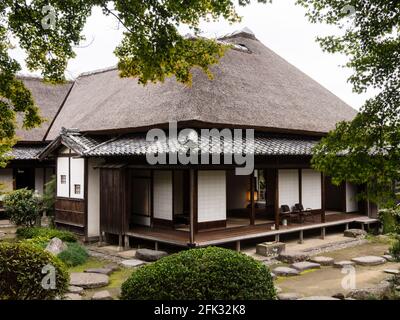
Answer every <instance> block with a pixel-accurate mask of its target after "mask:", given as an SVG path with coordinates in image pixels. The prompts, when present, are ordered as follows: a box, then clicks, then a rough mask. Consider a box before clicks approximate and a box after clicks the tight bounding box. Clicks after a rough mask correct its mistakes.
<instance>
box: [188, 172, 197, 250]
mask: <svg viewBox="0 0 400 320" xmlns="http://www.w3.org/2000/svg"><path fill="white" fill-rule="evenodd" d="M189 176H190V235H189V237H190V239H189V244H190V245H194V243H195V223H196V222H197V221H195V220H197V219H196V210H197V199H196V198H197V185H196V184H197V181H196V179H195V178H196V176H195V171H194V169H190V172H189Z"/></svg>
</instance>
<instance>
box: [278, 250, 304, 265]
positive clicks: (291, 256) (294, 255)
mask: <svg viewBox="0 0 400 320" xmlns="http://www.w3.org/2000/svg"><path fill="white" fill-rule="evenodd" d="M308 259H310V255H309V254H307V253H305V252H302V251H292V252H286V251H284V252H282V253H281V254H280V255H279V256H278V260H280V261H282V262H285V263H289V264H290V263H295V262H301V261H306V260H308Z"/></svg>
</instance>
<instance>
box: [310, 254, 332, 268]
mask: <svg viewBox="0 0 400 320" xmlns="http://www.w3.org/2000/svg"><path fill="white" fill-rule="evenodd" d="M310 261H311V262H315V263H318V264H320V265H321V266H332V265H333V263H334V262H335V260H334V259H333V258H331V257H323V256H318V257H312V258H311V259H310Z"/></svg>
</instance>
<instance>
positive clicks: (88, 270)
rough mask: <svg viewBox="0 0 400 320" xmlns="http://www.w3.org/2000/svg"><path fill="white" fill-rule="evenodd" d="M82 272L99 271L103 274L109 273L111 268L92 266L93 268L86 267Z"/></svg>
mask: <svg viewBox="0 0 400 320" xmlns="http://www.w3.org/2000/svg"><path fill="white" fill-rule="evenodd" d="M84 272H88V273H100V274H105V275H107V276H108V275H110V274H111V273H112V272H113V270H112V269H108V268H97V269H96V268H93V269H86V270H85V271H84Z"/></svg>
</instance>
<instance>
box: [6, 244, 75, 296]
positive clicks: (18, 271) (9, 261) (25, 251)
mask: <svg viewBox="0 0 400 320" xmlns="http://www.w3.org/2000/svg"><path fill="white" fill-rule="evenodd" d="M47 265H51V266H53V267H54V268H55V272H56V273H55V280H56V281H55V289H50V288H49V289H45V288H44V287H43V286H42V282H43V279H44V278H45V277H46V275H47V274H48V273H47V272H46V273H42V270H43V268H44V267H45V266H47ZM44 271H46V269H45V270H44ZM0 279H1V281H0V300H51V299H54V298H55V297H56V296H62V295H63V294H64V293H65V292H66V291H67V288H68V284H69V275H68V272H67V270H66V269H65V266H64V265H63V263H62V262H61V261H60V260H59V259H58V258H56V257H54V256H53V255H51V254H50V253H48V252H45V251H44V250H43V249H40V248H38V247H37V246H33V245H30V244H27V243H0ZM44 282H45V281H44Z"/></svg>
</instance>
